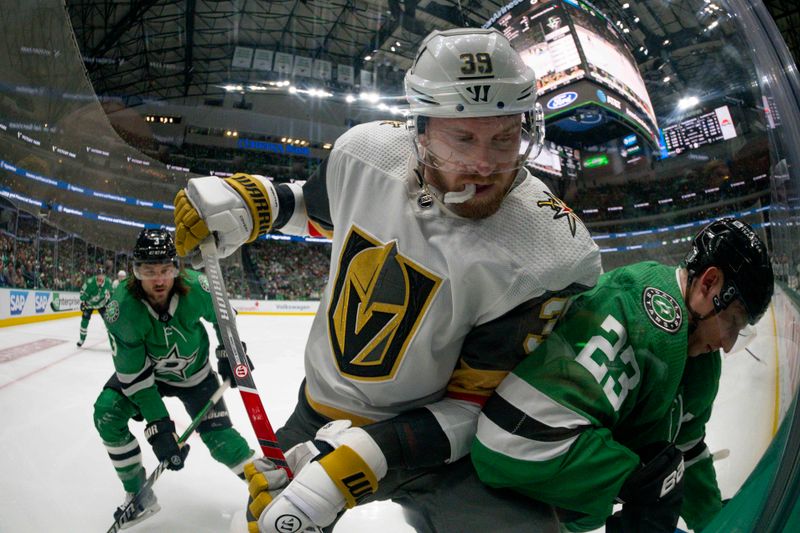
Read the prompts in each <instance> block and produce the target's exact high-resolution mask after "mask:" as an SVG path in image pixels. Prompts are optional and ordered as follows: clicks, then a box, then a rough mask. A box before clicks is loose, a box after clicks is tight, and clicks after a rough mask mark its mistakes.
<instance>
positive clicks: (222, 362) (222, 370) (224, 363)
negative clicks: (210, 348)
mask: <svg viewBox="0 0 800 533" xmlns="http://www.w3.org/2000/svg"><path fill="white" fill-rule="evenodd" d="M242 348H244V351H245V354H244V356H245V358H246V359H247V366H248V367H250V371H251V372H252V371H253V369H254V368H255V367H254V366H253V361H251V360H250V356H249V355H247V345H246V344H245V343H242ZM214 353H216V355H217V373H218V374H219V375H220V377H221V378H222V379H223V380H226V379H227V380H228V381H230V383H231V387H232V388H234V389H235V388H236V380H235V379H234V377H233V371H232V370H231V363H230V361H229V360H228V352H227V351H226V350H225V347H224V346H217V349H216V350H215V352H214Z"/></svg>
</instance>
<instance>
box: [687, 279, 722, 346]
mask: <svg viewBox="0 0 800 533" xmlns="http://www.w3.org/2000/svg"><path fill="white" fill-rule="evenodd" d="M694 282H695V280H694V279H691V280H689V282H688V283H689V286H688V288H687V289H686V294H687V297H686V299H685V303H686V309H687V310H688V311H689V335H691V334H692V333H694V330H696V329H697V325H698V323H699V322H701V321H703V320H706V319H708V318H711V317H712V316H717V315H718V314H719V313H720V311H722V310H723V309H724V307H722V304H721V302H720V299H719V296H714V298H713V300H712V301H713V302H714V310H713V311H709V312H708V313H706V314H704V315H701V314H700V313H698V312H697V311H695V310H694V309H692V306H691V305H689V298H688V294H689V292H690V290H691V288H692V284H693V283H694Z"/></svg>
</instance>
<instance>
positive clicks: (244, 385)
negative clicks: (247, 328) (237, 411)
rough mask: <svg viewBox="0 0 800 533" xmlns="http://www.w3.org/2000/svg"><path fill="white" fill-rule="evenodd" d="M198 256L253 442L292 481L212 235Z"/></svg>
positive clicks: (202, 244) (203, 244)
mask: <svg viewBox="0 0 800 533" xmlns="http://www.w3.org/2000/svg"><path fill="white" fill-rule="evenodd" d="M200 253H201V254H202V256H203V261H204V263H205V272H206V276H207V277H208V283H209V288H210V290H211V300H212V302H213V304H214V312H215V313H216V314H217V325H218V326H219V329H220V333H221V335H222V343H223V344H224V345H225V351H226V352H227V355H228V362H229V363H230V365H231V369H232V370H233V377H234V379H235V380H236V386H237V388H238V389H239V394H241V395H242V401H243V402H244V406H245V409H246V410H247V416H248V417H250V424H252V426H253V430H254V431H255V433H256V438H258V445H259V446H260V447H261V453H263V454H264V456H265V457H267V458H268V459H270V460H271V461H272V462H273V463H275V464H276V465H278V466H279V467H281V468H283V469H284V470H286V473H287V474H288V475H289V478H290V479H291V477H292V471H291V469H290V468H289V465H288V464H287V463H286V458H285V457H284V455H283V451H282V450H281V449H280V446H278V439H277V438H276V437H275V432H274V431H273V430H272V426H271V425H270V423H269V419H268V418H267V413H266V412H265V411H264V406H263V404H262V403H261V397H260V396H259V395H258V390H257V389H256V384H255V382H254V381H253V376H252V374H251V373H250V367H249V366H248V364H247V355H246V354H245V350H244V347H243V346H242V341H241V340H239V332H238V331H237V329H236V318H235V315H234V313H233V308H232V307H231V303H230V301H229V300H228V293H227V291H226V290H225V282H224V280H223V279H222V270H221V269H220V267H219V256H218V253H217V244H216V242H215V240H214V235H213V234H212V235H210V236H209V237H207V238H206V239H205V240H204V241H203V242H202V243H200Z"/></svg>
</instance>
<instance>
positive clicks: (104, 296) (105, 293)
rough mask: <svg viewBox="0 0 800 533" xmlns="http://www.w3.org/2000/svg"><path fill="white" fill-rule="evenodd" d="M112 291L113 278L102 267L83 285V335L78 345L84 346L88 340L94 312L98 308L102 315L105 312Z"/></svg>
mask: <svg viewBox="0 0 800 533" xmlns="http://www.w3.org/2000/svg"><path fill="white" fill-rule="evenodd" d="M111 291H112V287H111V280H110V279H108V276H106V273H105V272H104V271H103V270H102V269H100V271H99V272H98V273H97V275H96V276H91V277H90V278H89V279H87V280H86V281H85V282H84V283H83V286H82V287H81V313H82V315H81V337H80V339H79V340H78V342H77V343H76V344H77V345H78V347H80V346H83V343H84V342H85V341H86V332H87V331H88V328H89V320H90V319H91V318H92V313H94V310H95V309H97V310H98V311H100V314H101V315H102V314H103V311H104V310H105V307H106V304H107V303H108V300H109V299H110V298H111Z"/></svg>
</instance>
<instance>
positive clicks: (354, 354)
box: [328, 226, 442, 381]
mask: <svg viewBox="0 0 800 533" xmlns="http://www.w3.org/2000/svg"><path fill="white" fill-rule="evenodd" d="M335 279H336V283H335V284H334V287H333V291H332V293H331V302H330V306H329V307H328V326H329V327H328V331H329V334H330V343H331V348H332V350H333V353H334V356H335V357H336V362H337V364H338V366H339V370H340V371H341V372H342V373H343V374H346V375H348V376H351V377H354V378H360V379H364V380H376V381H377V380H384V379H391V378H392V377H393V376H394V374H395V372H396V371H397V368H398V366H399V363H400V361H402V359H403V356H404V355H405V353H406V349H407V348H408V344H409V343H410V342H411V339H412V338H413V337H414V333H415V332H416V331H417V328H418V327H419V323H420V321H421V319H422V317H423V316H424V314H425V311H426V309H427V308H428V306H429V305H430V303H431V301H432V300H433V296H434V295H435V294H436V290H437V289H438V288H439V285H440V284H441V283H442V280H441V278H439V277H437V276H435V275H434V274H432V273H431V272H428V271H427V270H425V269H424V268H422V267H421V266H420V265H418V264H416V263H415V262H413V261H411V260H410V259H408V258H406V257H404V256H403V255H402V254H401V253H400V251H399V250H398V248H397V242H396V241H391V242H388V243H385V244H384V243H381V242H380V241H378V240H377V239H374V238H372V237H370V236H369V235H367V234H366V232H364V231H362V230H361V229H360V228H358V227H356V226H353V227H352V228H351V230H350V233H349V234H348V236H347V238H346V239H345V243H344V246H343V247H342V255H341V257H340V259H339V269H338V272H337V275H336V278H335Z"/></svg>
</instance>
